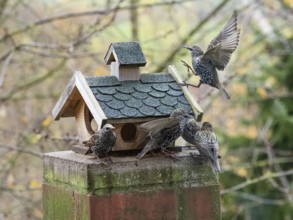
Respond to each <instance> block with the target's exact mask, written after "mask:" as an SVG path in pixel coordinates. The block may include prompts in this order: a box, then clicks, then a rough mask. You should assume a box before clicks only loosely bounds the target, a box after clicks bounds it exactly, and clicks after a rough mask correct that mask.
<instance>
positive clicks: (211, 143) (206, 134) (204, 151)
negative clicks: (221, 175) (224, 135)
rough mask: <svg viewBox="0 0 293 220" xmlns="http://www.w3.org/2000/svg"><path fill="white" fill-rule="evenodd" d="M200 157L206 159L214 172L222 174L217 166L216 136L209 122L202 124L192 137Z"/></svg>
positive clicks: (217, 146) (217, 148) (218, 165)
mask: <svg viewBox="0 0 293 220" xmlns="http://www.w3.org/2000/svg"><path fill="white" fill-rule="evenodd" d="M192 144H195V145H196V147H197V149H198V151H199V152H200V154H201V155H203V156H205V157H207V158H208V160H209V161H210V162H211V164H212V168H213V171H214V172H222V170H221V167H220V164H219V145H218V140H217V136H216V134H215V133H214V131H213V127H212V125H211V124H210V123H209V122H204V123H203V124H202V126H201V129H200V130H199V131H198V132H196V134H195V135H194V143H192Z"/></svg>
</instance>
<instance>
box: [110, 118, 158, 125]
mask: <svg viewBox="0 0 293 220" xmlns="http://www.w3.org/2000/svg"><path fill="white" fill-rule="evenodd" d="M160 118H163V117H147V118H121V119H108V120H107V123H109V124H117V123H121V124H122V123H124V124H125V123H137V122H147V121H152V120H156V119H160Z"/></svg>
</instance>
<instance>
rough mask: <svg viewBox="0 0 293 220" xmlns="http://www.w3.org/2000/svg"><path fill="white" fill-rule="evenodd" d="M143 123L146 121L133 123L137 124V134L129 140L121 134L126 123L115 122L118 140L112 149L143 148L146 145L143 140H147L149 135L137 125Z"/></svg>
mask: <svg viewBox="0 0 293 220" xmlns="http://www.w3.org/2000/svg"><path fill="white" fill-rule="evenodd" d="M142 123H144V122H140V123H132V124H134V125H135V126H136V135H135V137H134V138H133V139H132V140H129V141H125V140H123V138H122V136H121V130H122V128H123V126H125V124H124V123H118V124H113V126H114V127H115V133H116V136H117V140H116V143H115V145H114V147H113V149H112V151H122V150H138V149H142V148H143V146H144V144H143V140H145V137H146V136H147V134H146V133H145V131H143V130H140V129H138V128H137V126H139V125H140V124H142Z"/></svg>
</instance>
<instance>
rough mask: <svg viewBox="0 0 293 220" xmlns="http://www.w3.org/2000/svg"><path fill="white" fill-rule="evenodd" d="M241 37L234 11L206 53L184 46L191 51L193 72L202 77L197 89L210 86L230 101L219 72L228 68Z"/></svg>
mask: <svg viewBox="0 0 293 220" xmlns="http://www.w3.org/2000/svg"><path fill="white" fill-rule="evenodd" d="M239 36H240V29H238V27H237V11H234V13H233V15H232V17H231V18H230V20H229V21H228V23H227V24H226V25H225V27H224V28H223V29H222V31H221V32H220V33H219V34H218V35H217V36H216V37H215V38H214V39H213V40H212V41H211V42H210V44H209V45H208V48H207V51H206V52H203V50H202V49H201V48H200V47H199V46H192V47H188V46H185V45H183V46H182V47H184V48H186V49H188V50H190V51H191V57H192V67H193V70H194V71H195V74H196V75H199V77H200V81H199V84H198V85H197V86H195V87H199V86H200V85H201V84H202V83H203V84H207V85H210V86H212V87H215V88H217V89H219V90H220V91H221V93H222V94H223V95H224V96H225V98H226V99H230V96H229V95H228V93H227V91H226V90H225V88H224V86H223V85H222V83H221V82H220V81H219V77H218V73H217V70H224V69H225V67H226V66H227V64H228V62H229V61H230V57H231V55H232V53H233V52H234V51H235V50H236V48H237V46H238V42H239Z"/></svg>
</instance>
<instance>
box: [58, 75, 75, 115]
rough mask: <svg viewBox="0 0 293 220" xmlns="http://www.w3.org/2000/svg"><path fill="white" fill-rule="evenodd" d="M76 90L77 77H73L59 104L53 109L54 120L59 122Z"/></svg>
mask: <svg viewBox="0 0 293 220" xmlns="http://www.w3.org/2000/svg"><path fill="white" fill-rule="evenodd" d="M74 88H75V77H74V76H72V77H71V79H70V81H69V83H68V84H67V86H66V88H65V89H64V91H63V93H62V95H61V96H60V97H59V99H58V101H57V103H56V104H55V106H54V107H53V109H52V116H53V119H54V120H59V119H60V118H61V116H62V114H63V112H64V111H65V109H66V107H67V106H68V104H69V102H70V100H69V97H70V95H71V93H72V91H73V89H74Z"/></svg>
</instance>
